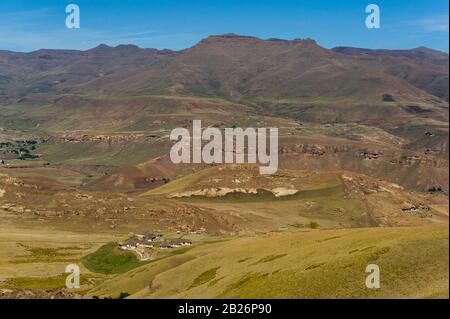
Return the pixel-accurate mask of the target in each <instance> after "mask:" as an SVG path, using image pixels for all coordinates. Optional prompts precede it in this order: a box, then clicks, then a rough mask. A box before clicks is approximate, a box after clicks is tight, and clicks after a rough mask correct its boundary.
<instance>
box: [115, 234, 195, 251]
mask: <svg viewBox="0 0 450 319" xmlns="http://www.w3.org/2000/svg"><path fill="white" fill-rule="evenodd" d="M190 245H192V241H191V240H189V239H184V238H177V239H172V240H164V239H163V235H162V234H154V233H144V234H142V235H137V236H136V237H132V238H129V239H128V240H127V241H126V242H123V243H119V248H120V249H122V250H137V249H139V248H160V249H169V248H178V247H182V246H190Z"/></svg>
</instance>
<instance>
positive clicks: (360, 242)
mask: <svg viewBox="0 0 450 319" xmlns="http://www.w3.org/2000/svg"><path fill="white" fill-rule="evenodd" d="M448 249H449V246H448V229H447V228H446V227H442V226H440V227H438V226H432V227H417V228H416V227H411V228H369V229H346V230H328V231H309V232H294V233H288V234H272V235H266V236H262V237H253V238H240V239H235V240H231V241H227V242H220V243H214V244H208V245H203V246H198V247H194V248H193V249H191V250H189V251H187V252H185V253H183V254H180V255H175V256H171V257H168V258H165V259H162V260H159V261H156V262H153V263H151V264H148V265H145V266H143V267H139V268H136V269H134V270H132V271H130V272H127V273H125V274H122V275H118V276H116V277H114V278H112V279H110V280H107V281H105V282H104V283H102V284H101V285H100V286H99V287H97V288H95V289H94V290H92V291H91V292H90V294H92V295H100V296H107V295H114V294H117V293H119V292H120V291H126V292H127V293H131V294H132V297H136V298H137V297H139V298H141V297H144V298H201V297H207V298H211V297H223V298H328V297H331V298H367V297H368V298H406V297H424V298H435V297H447V298H448V271H449V269H448V256H449V253H448V251H449V250H448ZM368 264H377V265H378V266H379V267H380V269H381V288H380V289H367V288H366V287H365V278H366V275H367V274H366V273H365V268H366V266H367V265H368Z"/></svg>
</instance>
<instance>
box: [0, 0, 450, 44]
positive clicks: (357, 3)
mask: <svg viewBox="0 0 450 319" xmlns="http://www.w3.org/2000/svg"><path fill="white" fill-rule="evenodd" d="M70 3H75V4H77V5H78V6H79V7H80V11H81V28H80V29H72V30H69V29H67V28H66V27H65V19H66V16H67V14H66V13H65V7H66V6H67V5H68V4H70ZM370 3H375V4H377V5H379V7H380V9H381V29H367V28H366V27H365V18H366V16H367V13H365V7H366V5H368V4H370ZM448 12H449V8H448V1H447V0H414V1H410V0H367V1H365V0H345V1H344V0H333V1H331V0H309V1H306V0H305V1H304V0H278V1H275V0H271V1H269V0H260V1H256V0H247V1H246V0H239V1H236V0H229V1H219V0H210V1H205V0H145V1H144V0H121V1H119V0H67V1H64V0H28V1H26V0H0V50H13V51H33V50H37V49H40V48H55V49H83V50H84V49H88V48H92V47H95V46H97V45H98V44H100V43H106V44H108V45H114V46H115V45H118V44H130V43H131V44H136V45H138V46H140V47H146V48H150V47H151V48H159V49H162V48H169V49H175V50H178V49H184V48H187V47H190V46H192V45H194V44H195V43H197V42H198V41H199V40H201V39H202V38H205V37H206V36H208V35H211V34H223V33H237V34H244V35H255V36H258V37H261V38H284V39H294V38H307V37H309V38H313V39H315V40H316V41H317V42H318V43H319V44H320V45H321V46H324V47H327V48H331V47H334V46H355V47H365V48H386V49H409V48H415V47H419V46H426V47H430V48H433V49H437V50H441V51H446V52H448V46H449V42H448V32H449V30H448Z"/></svg>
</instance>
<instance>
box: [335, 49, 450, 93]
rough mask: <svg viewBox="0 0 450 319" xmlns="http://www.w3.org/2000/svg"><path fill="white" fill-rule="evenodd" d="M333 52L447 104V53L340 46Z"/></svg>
mask: <svg viewBox="0 0 450 319" xmlns="http://www.w3.org/2000/svg"><path fill="white" fill-rule="evenodd" d="M333 51H334V52H339V53H342V54H345V55H348V56H352V57H354V58H357V59H360V60H361V61H364V62H365V63H367V64H371V65H372V66H373V67H377V68H379V69H382V70H383V71H385V72H386V73H388V74H391V75H395V76H397V77H399V78H402V79H404V80H406V81H408V82H409V83H411V84H412V85H414V86H415V87H417V88H419V89H422V90H424V91H427V92H428V93H431V94H433V95H435V96H437V97H439V98H442V99H445V100H446V101H448V68H449V63H448V54H446V53H443V52H439V51H435V50H431V49H428V48H425V47H420V48H416V49H412V50H369V49H359V48H349V47H337V48H334V49H333Z"/></svg>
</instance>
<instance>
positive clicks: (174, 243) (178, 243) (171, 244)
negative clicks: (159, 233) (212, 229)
mask: <svg viewBox="0 0 450 319" xmlns="http://www.w3.org/2000/svg"><path fill="white" fill-rule="evenodd" d="M190 245H192V241H190V240H189V239H183V238H177V239H174V240H166V241H164V242H163V243H162V244H161V245H160V246H159V248H161V249H169V248H178V247H182V246H190Z"/></svg>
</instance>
